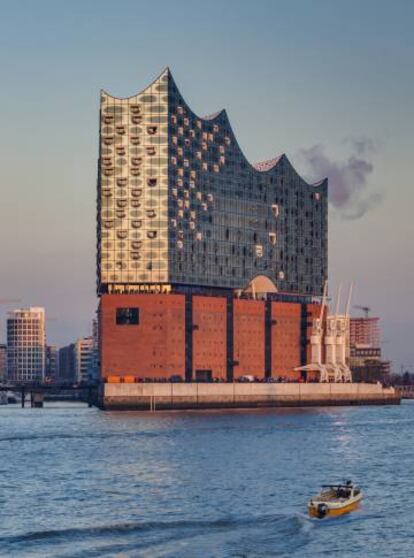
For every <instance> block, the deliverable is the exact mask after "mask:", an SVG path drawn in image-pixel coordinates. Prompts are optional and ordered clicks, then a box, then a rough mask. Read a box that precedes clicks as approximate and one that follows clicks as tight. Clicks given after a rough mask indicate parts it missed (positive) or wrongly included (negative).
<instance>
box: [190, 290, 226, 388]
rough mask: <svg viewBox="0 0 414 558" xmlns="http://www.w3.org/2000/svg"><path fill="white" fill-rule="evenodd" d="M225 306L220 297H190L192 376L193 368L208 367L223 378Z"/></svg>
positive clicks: (224, 371) (207, 368)
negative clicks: (191, 298) (191, 313)
mask: <svg viewBox="0 0 414 558" xmlns="http://www.w3.org/2000/svg"><path fill="white" fill-rule="evenodd" d="M226 306H227V301H226V299H225V298H221V297H211V296H210V297H209V296H194V297H193V326H195V327H194V330H193V377H194V378H195V371H196V370H212V375H213V377H214V378H223V379H226V366H227V349H226V323H227V321H226Z"/></svg>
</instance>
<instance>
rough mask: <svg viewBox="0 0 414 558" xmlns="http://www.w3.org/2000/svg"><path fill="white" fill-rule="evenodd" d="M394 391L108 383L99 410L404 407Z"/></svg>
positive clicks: (343, 386) (353, 386) (363, 386)
mask: <svg viewBox="0 0 414 558" xmlns="http://www.w3.org/2000/svg"><path fill="white" fill-rule="evenodd" d="M400 402H401V397H400V395H399V393H398V392H397V391H396V390H395V389H394V388H392V387H383V386H382V385H381V384H379V383H378V384H368V383H309V384H307V383H294V382H292V383H280V384H266V383H260V382H257V383H256V382H252V383H236V382H235V383H184V382H183V383H106V384H101V386H100V387H99V397H98V405H99V407H100V408H101V409H105V410H140V411H151V412H154V411H158V410H161V409H166V410H167V409H223V408H233V409H243V408H256V407H303V406H307V407H319V406H340V405H399V404H400Z"/></svg>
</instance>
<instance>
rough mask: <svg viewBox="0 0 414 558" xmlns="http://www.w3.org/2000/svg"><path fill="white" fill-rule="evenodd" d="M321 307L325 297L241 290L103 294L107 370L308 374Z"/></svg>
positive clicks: (125, 377) (109, 373) (151, 374)
mask: <svg viewBox="0 0 414 558" xmlns="http://www.w3.org/2000/svg"><path fill="white" fill-rule="evenodd" d="M319 312H320V306H319V305H318V304H309V303H299V302H281V301H275V300H267V301H266V300H253V299H244V298H234V296H233V294H224V295H223V296H217V295H216V296H201V295H196V294H189V293H186V294H178V293H177V294H119V295H118V294H108V295H103V296H102V297H101V299H100V306H99V328H100V363H101V376H102V379H104V380H108V379H113V380H115V381H116V380H118V379H120V381H139V380H143V379H152V380H157V379H160V380H161V379H164V380H167V379H171V378H172V377H180V378H181V379H182V380H185V381H193V380H222V381H232V380H233V379H234V380H237V379H238V378H240V376H246V375H248V376H255V377H257V378H259V379H264V378H269V377H273V378H276V379H277V378H284V379H289V380H299V379H300V378H301V373H300V372H295V371H294V369H295V368H296V367H298V366H301V365H303V364H305V363H306V362H308V361H309V357H310V354H309V352H310V345H309V339H310V335H311V329H312V320H313V318H315V317H317V316H318V315H319ZM302 377H303V376H302ZM303 379H305V378H303ZM307 379H308V380H309V379H313V378H311V377H308V378H307Z"/></svg>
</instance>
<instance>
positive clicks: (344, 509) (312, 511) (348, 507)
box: [308, 500, 361, 519]
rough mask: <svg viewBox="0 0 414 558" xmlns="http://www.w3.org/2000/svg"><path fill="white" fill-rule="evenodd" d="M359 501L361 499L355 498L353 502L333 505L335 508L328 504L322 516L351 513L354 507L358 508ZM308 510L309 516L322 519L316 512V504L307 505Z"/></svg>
mask: <svg viewBox="0 0 414 558" xmlns="http://www.w3.org/2000/svg"><path fill="white" fill-rule="evenodd" d="M360 502H361V500H357V501H354V502H350V503H347V504H345V505H344V506H341V507H335V508H332V507H329V506H328V509H327V511H326V514H325V515H324V516H323V517H338V516H340V515H345V514H346V513H351V512H353V511H355V510H356V509H358V507H359V504H360ZM308 512H309V515H310V517H316V518H318V519H322V518H321V517H320V515H319V512H318V506H308Z"/></svg>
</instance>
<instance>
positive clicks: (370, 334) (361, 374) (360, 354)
mask: <svg viewBox="0 0 414 558" xmlns="http://www.w3.org/2000/svg"><path fill="white" fill-rule="evenodd" d="M349 345H350V356H349V366H350V368H351V370H352V375H353V379H354V381H356V382H373V381H381V382H382V381H385V380H387V379H388V377H389V375H390V372H391V363H390V362H389V361H386V360H383V359H382V352H381V344H380V328H379V318H368V317H367V318H351V320H350V343H349Z"/></svg>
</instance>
